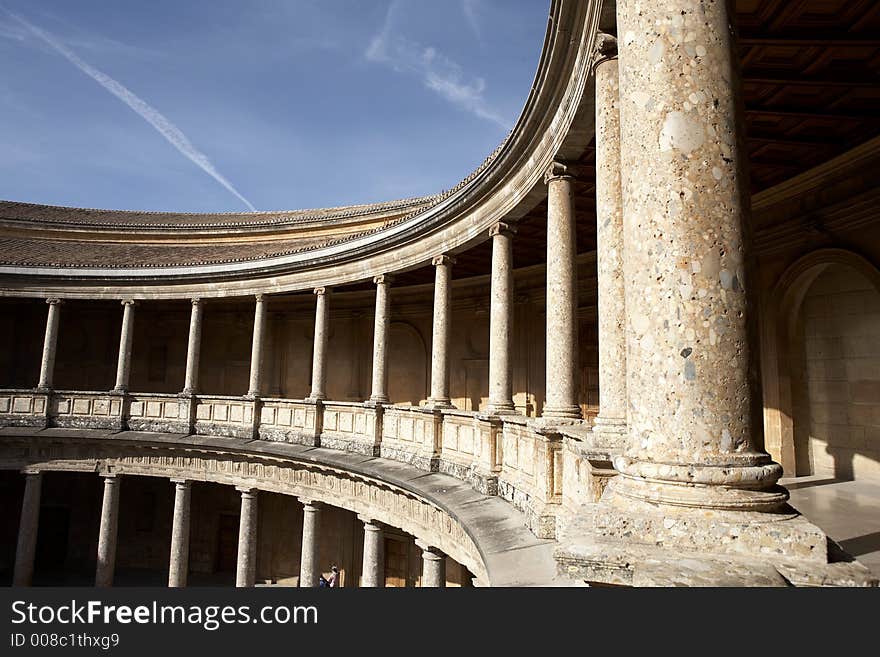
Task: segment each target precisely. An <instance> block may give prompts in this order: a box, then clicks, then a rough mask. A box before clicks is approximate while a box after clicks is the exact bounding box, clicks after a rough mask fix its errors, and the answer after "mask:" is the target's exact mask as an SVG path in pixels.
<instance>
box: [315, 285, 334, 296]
mask: <svg viewBox="0 0 880 657" xmlns="http://www.w3.org/2000/svg"><path fill="white" fill-rule="evenodd" d="M329 291H330V290H328V289H327V288H326V287H316V288H315V289H314V290H312V293H313V294H317V295H318V296H321V295H324V294H327V293H328V292H329Z"/></svg>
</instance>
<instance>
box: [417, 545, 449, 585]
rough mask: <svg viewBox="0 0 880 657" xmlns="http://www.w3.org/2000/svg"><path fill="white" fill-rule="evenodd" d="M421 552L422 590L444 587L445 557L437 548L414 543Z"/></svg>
mask: <svg viewBox="0 0 880 657" xmlns="http://www.w3.org/2000/svg"><path fill="white" fill-rule="evenodd" d="M416 545H418V546H419V548H420V549H421V550H422V588H423V589H424V588H445V587H446V555H445V554H443V552H441V551H440V550H439V549H438V548H436V547H434V546H432V545H429V544H427V543H425V542H424V541H419V540H417V541H416Z"/></svg>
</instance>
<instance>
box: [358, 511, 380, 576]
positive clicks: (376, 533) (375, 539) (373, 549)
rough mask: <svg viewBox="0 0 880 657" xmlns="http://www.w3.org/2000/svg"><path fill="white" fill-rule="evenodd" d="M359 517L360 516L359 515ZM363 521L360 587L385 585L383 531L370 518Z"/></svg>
mask: <svg viewBox="0 0 880 657" xmlns="http://www.w3.org/2000/svg"><path fill="white" fill-rule="evenodd" d="M359 517H360V516H359ZM361 520H362V521H363V523H364V561H363V567H362V568H361V587H362V588H382V587H384V586H385V533H384V532H383V531H382V526H381V525H380V524H379V523H377V522H376V521H374V520H372V519H370V518H363V517H361Z"/></svg>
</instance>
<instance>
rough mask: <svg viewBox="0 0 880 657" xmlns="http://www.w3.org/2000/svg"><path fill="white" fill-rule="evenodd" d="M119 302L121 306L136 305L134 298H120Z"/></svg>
mask: <svg viewBox="0 0 880 657" xmlns="http://www.w3.org/2000/svg"><path fill="white" fill-rule="evenodd" d="M119 303H121V304H122V305H123V306H136V305H138V302H137V301H136V300H135V299H122V300H121V301H120V302H119Z"/></svg>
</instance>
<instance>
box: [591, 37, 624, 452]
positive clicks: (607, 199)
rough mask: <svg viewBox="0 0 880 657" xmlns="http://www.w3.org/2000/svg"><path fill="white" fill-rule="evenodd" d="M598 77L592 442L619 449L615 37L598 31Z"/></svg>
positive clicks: (620, 298) (619, 223) (620, 375)
mask: <svg viewBox="0 0 880 657" xmlns="http://www.w3.org/2000/svg"><path fill="white" fill-rule="evenodd" d="M598 39H599V43H598V48H597V60H596V63H595V65H594V71H595V76H596V264H597V270H598V288H599V290H598V306H599V308H598V310H599V313H598V314H599V327H598V328H599V414H598V416H597V417H596V419H595V425H594V427H593V434H594V436H595V437H596V446H600V445H601V446H607V447H623V443H624V441H625V435H626V312H625V311H626V300H625V298H624V284H623V283H624V276H623V199H622V197H621V182H620V108H619V104H620V92H619V74H618V67H617V40H616V39H615V38H614V37H613V36H611V35H608V34H599V36H598Z"/></svg>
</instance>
